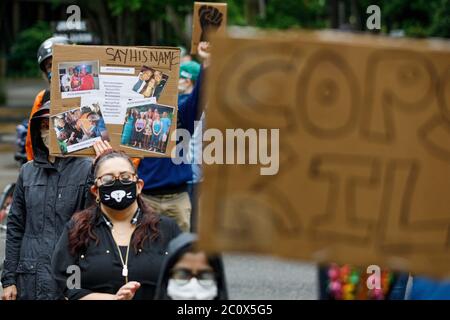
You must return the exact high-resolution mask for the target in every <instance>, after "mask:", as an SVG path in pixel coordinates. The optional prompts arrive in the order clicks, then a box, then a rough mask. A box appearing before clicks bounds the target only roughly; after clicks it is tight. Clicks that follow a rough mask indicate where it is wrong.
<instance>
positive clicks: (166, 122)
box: [161, 118, 172, 133]
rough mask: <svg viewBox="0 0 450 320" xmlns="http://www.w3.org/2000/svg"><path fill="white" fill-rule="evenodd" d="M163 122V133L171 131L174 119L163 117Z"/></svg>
mask: <svg viewBox="0 0 450 320" xmlns="http://www.w3.org/2000/svg"><path fill="white" fill-rule="evenodd" d="M161 123H162V133H167V132H169V128H170V125H171V124H172V121H170V119H169V118H161Z"/></svg>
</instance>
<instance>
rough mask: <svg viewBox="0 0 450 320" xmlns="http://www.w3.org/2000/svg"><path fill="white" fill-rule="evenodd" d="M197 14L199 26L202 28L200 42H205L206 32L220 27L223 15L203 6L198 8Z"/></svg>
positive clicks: (215, 9) (212, 8)
mask: <svg viewBox="0 0 450 320" xmlns="http://www.w3.org/2000/svg"><path fill="white" fill-rule="evenodd" d="M198 14H199V17H200V26H201V27H202V34H201V36H200V41H206V40H207V39H206V36H207V34H208V32H210V31H215V30H217V29H218V28H219V27H220V25H221V23H222V19H223V13H222V12H220V11H219V10H218V9H217V8H215V7H212V6H208V5H203V6H201V7H200V9H199V11H198Z"/></svg>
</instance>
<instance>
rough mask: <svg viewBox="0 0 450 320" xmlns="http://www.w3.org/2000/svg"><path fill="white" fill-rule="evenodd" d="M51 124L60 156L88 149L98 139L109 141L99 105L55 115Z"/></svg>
mask: <svg viewBox="0 0 450 320" xmlns="http://www.w3.org/2000/svg"><path fill="white" fill-rule="evenodd" d="M52 122H53V129H54V130H55V133H56V139H57V143H58V146H59V149H60V150H61V153H62V154H67V153H71V152H75V151H78V150H82V149H86V148H89V147H91V146H92V145H93V144H94V142H95V141H97V140H100V139H102V140H108V141H109V136H108V132H107V130H106V125H105V121H104V120H103V116H102V114H101V111H100V105H99V104H92V105H91V106H83V107H81V108H76V109H72V110H69V111H66V112H63V113H60V114H57V115H55V116H52Z"/></svg>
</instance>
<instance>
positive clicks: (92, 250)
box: [52, 212, 180, 300]
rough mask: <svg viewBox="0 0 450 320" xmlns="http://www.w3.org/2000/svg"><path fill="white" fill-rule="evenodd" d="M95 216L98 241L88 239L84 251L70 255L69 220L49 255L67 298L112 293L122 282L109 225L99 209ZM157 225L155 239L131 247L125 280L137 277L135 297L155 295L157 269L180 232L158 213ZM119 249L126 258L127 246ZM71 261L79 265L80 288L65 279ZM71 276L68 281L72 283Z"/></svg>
mask: <svg viewBox="0 0 450 320" xmlns="http://www.w3.org/2000/svg"><path fill="white" fill-rule="evenodd" d="M97 216H98V217H97V218H96V222H95V227H94V228H93V232H94V233H95V234H96V236H97V238H98V245H96V244H95V242H94V241H91V242H90V243H89V245H88V247H87V249H86V250H85V251H84V252H79V253H78V254H77V255H75V256H72V255H71V254H70V252H69V246H68V245H69V241H68V232H69V230H70V226H71V224H72V223H71V222H69V224H68V225H67V226H66V228H65V230H64V232H63V234H62V236H61V239H60V240H59V242H58V244H57V246H56V249H55V253H54V255H53V259H52V267H53V273H54V276H55V279H56V281H57V283H58V286H59V288H60V289H61V290H62V291H63V292H64V296H65V297H67V298H68V299H69V300H77V299H80V298H82V297H84V296H86V295H88V294H90V293H94V292H95V293H109V294H115V293H116V292H117V291H118V290H119V289H120V287H122V286H123V285H124V284H125V277H123V276H122V270H123V265H122V261H121V259H120V256H119V252H118V248H117V245H116V243H115V241H114V238H113V236H112V234H111V229H110V227H109V226H108V225H107V222H106V220H105V219H104V218H103V215H102V214H101V213H100V212H97ZM139 220H140V219H138V223H139ZM158 229H159V232H160V235H159V237H158V239H157V240H155V241H150V240H147V241H145V244H144V246H143V248H142V249H140V250H138V251H137V252H136V251H135V249H134V248H133V247H130V252H129V257H128V265H127V267H128V281H137V282H139V283H140V284H141V287H140V288H139V289H138V291H137V292H136V294H135V296H134V299H137V300H150V299H153V298H154V294H155V289H156V285H157V281H158V276H159V273H160V269H161V267H162V263H163V260H164V257H165V256H166V254H167V252H166V248H167V245H168V244H169V242H170V240H172V239H173V238H175V237H176V236H177V235H178V234H179V233H180V229H179V227H178V225H177V224H176V222H175V221H174V220H172V219H171V218H168V217H165V216H160V222H159V224H158ZM149 233H151V231H149ZM121 249H122V250H123V251H122V252H123V253H122V256H123V259H124V260H125V257H126V247H123V248H121ZM72 265H75V266H78V267H79V268H80V276H81V278H80V280H81V288H75V289H71V288H68V286H67V279H68V278H69V277H71V276H72V278H71V279H73V274H74V273H73V271H72V272H69V273H68V272H67V270H68V267H69V266H72ZM72 268H73V267H72ZM69 270H70V269H69ZM72 270H73V269H72ZM71 279H69V283H70V284H73V283H74V282H73V280H72V281H71Z"/></svg>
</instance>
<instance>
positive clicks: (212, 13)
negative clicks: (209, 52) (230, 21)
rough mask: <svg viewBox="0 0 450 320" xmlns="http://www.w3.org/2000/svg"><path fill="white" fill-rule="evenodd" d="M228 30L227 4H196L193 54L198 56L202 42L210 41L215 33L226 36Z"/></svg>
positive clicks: (192, 41)
mask: <svg viewBox="0 0 450 320" xmlns="http://www.w3.org/2000/svg"><path fill="white" fill-rule="evenodd" d="M226 28H227V4H226V3H216V2H195V3H194V13H193V17H192V40H191V54H197V47H198V44H199V43H200V42H201V41H208V37H209V36H211V35H212V34H213V33H219V34H224V33H225V32H226Z"/></svg>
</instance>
